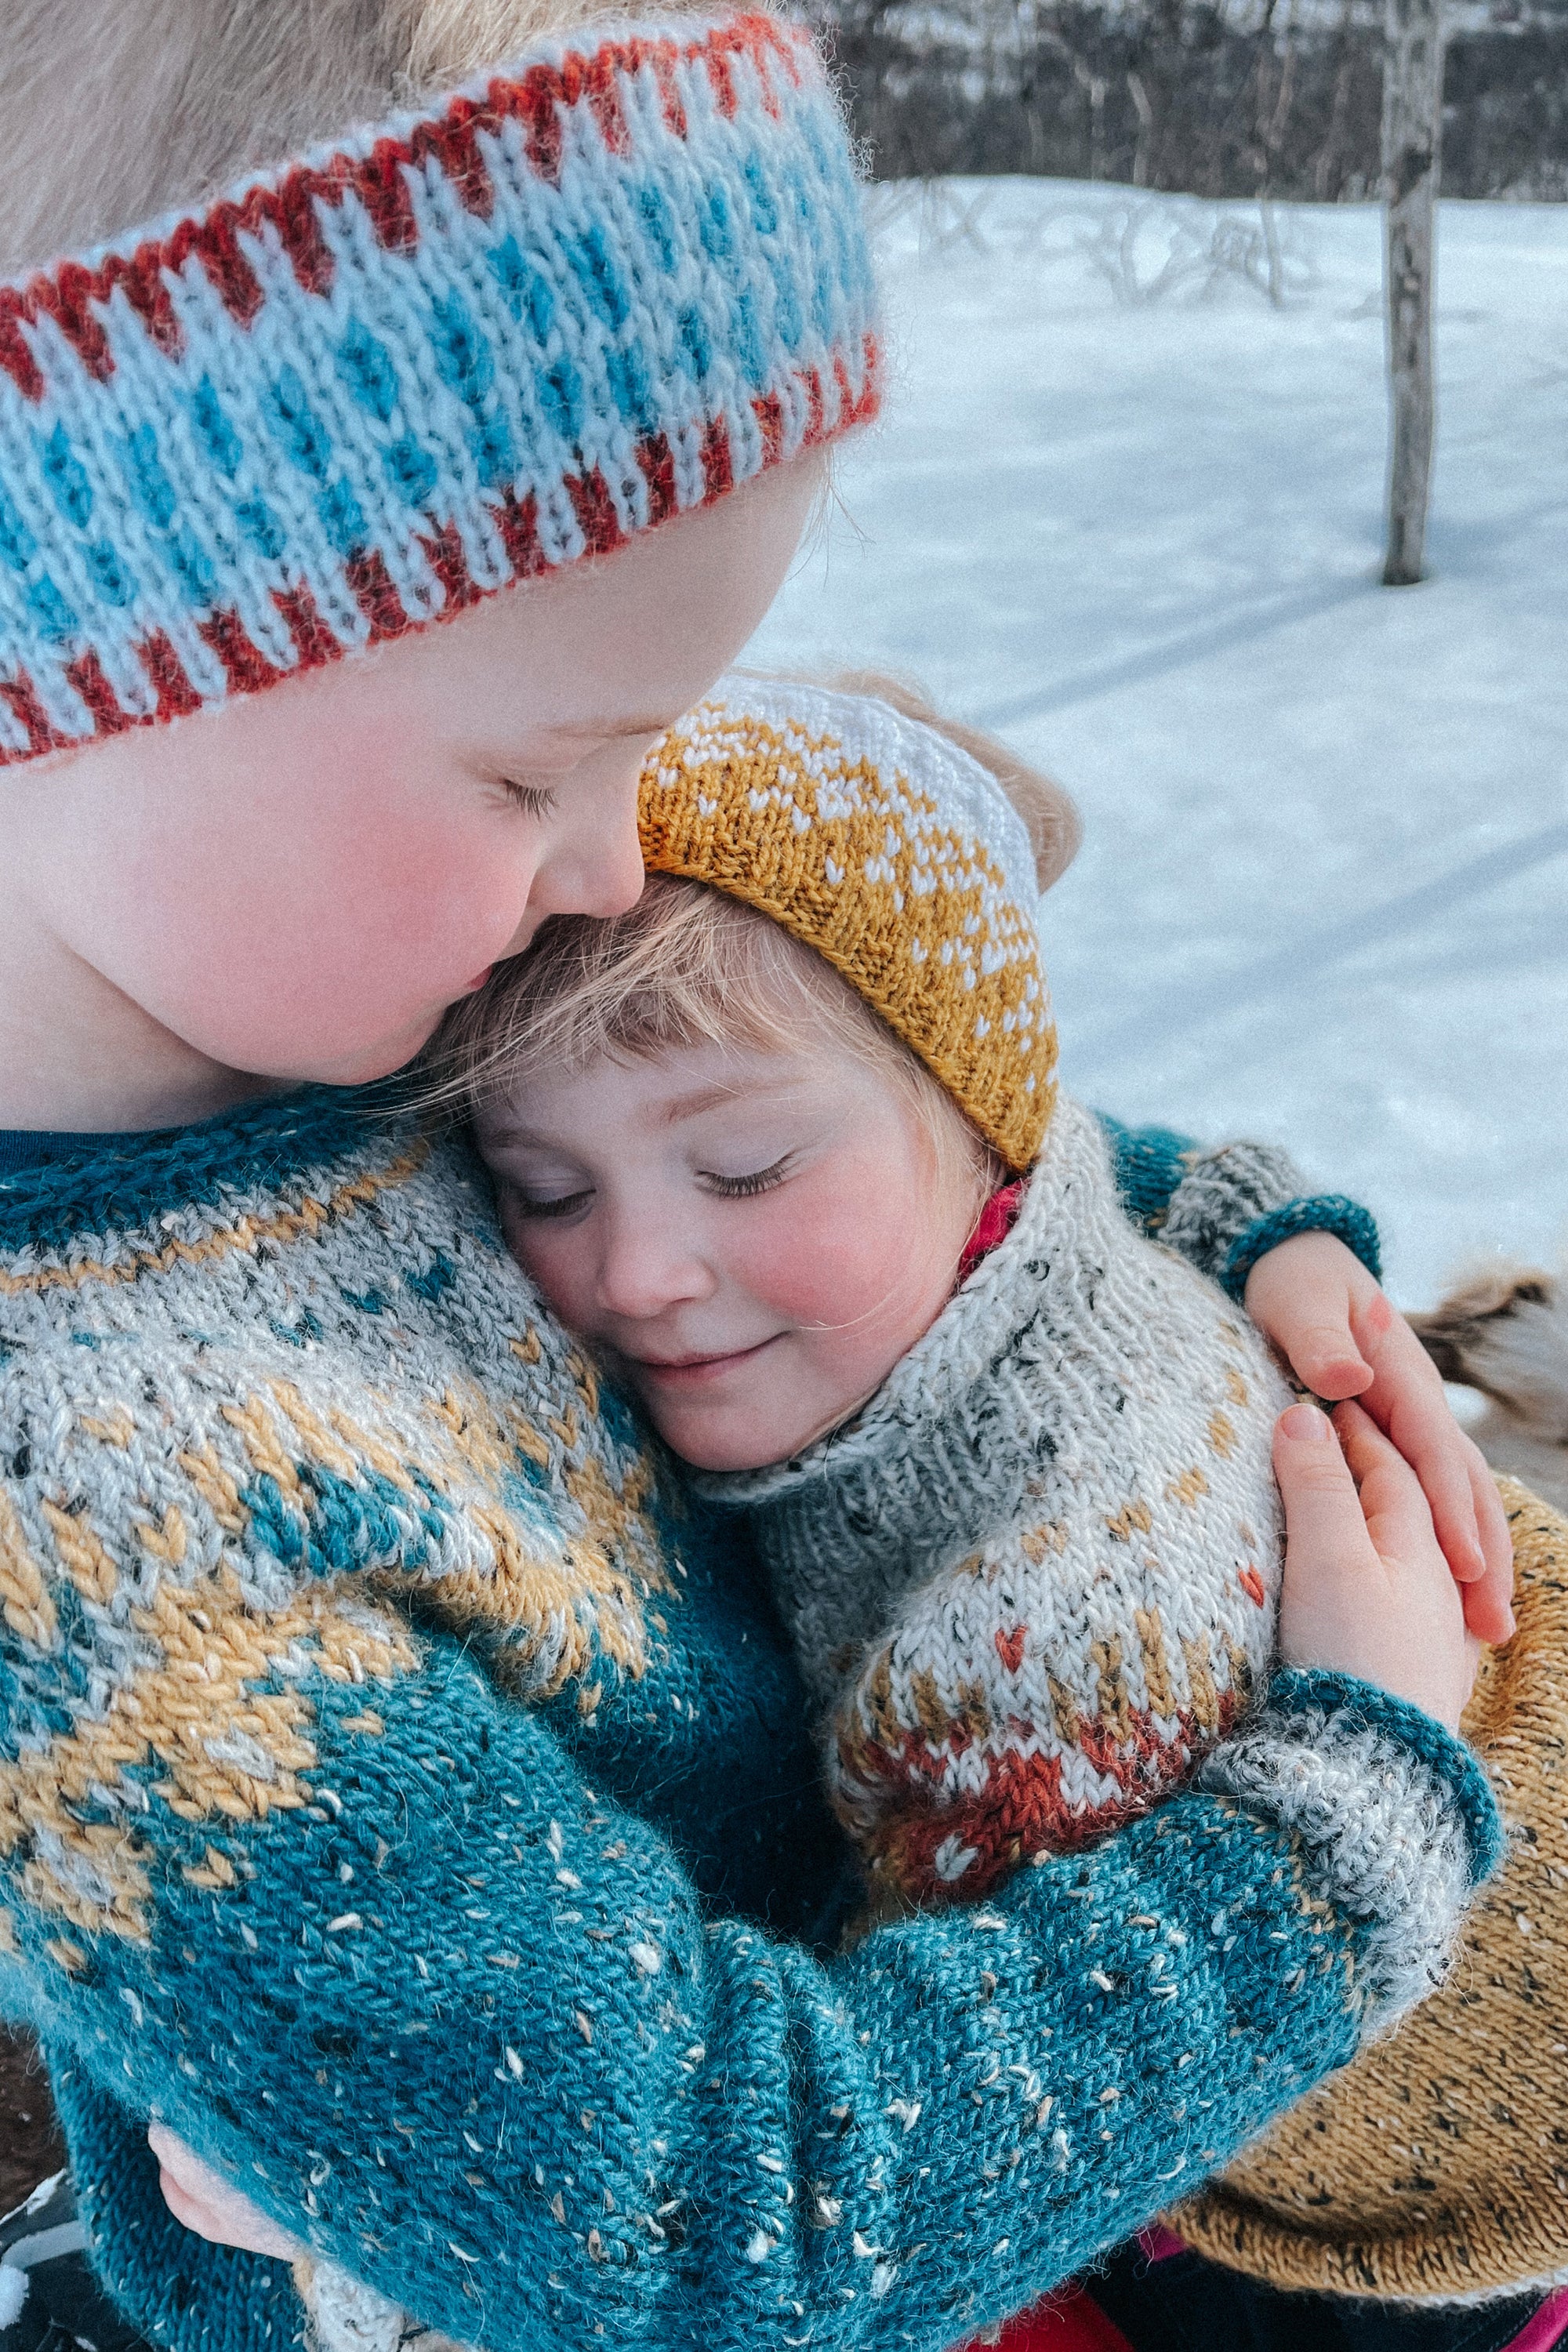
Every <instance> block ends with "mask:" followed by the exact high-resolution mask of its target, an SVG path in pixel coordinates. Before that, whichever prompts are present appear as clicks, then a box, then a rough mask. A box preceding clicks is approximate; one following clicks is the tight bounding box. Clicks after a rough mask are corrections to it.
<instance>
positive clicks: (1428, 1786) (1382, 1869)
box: [1198, 1668, 1504, 2032]
mask: <svg viewBox="0 0 1568 2352" xmlns="http://www.w3.org/2000/svg"><path fill="white" fill-rule="evenodd" d="M1198 1777H1199V1780H1200V1783H1201V1785H1202V1786H1203V1787H1204V1788H1205V1789H1209V1790H1213V1791H1215V1793H1216V1794H1220V1795H1225V1796H1229V1797H1233V1798H1235V1799H1236V1800H1237V1802H1238V1803H1240V1804H1243V1805H1245V1806H1247V1809H1248V1810H1249V1811H1253V1812H1258V1813H1263V1814H1266V1815H1268V1817H1269V1818H1270V1819H1272V1820H1274V1821H1276V1822H1279V1826H1280V1827H1281V1829H1283V1830H1285V1831H1287V1832H1289V1834H1290V1836H1291V1837H1292V1838H1294V1839H1295V1840H1296V1841H1297V1842H1298V1844H1299V1847H1300V1866H1301V1868H1302V1871H1303V1873H1304V1875H1305V1877H1306V1879H1307V1883H1308V1886H1309V1889H1310V1892H1311V1893H1312V1894H1314V1895H1320V1896H1321V1897H1323V1898H1324V1899H1326V1900H1327V1901H1328V1902H1330V1903H1331V1904H1332V1905H1333V1906H1335V1908H1336V1909H1337V1910H1339V1911H1340V1912H1342V1913H1343V1914H1346V1915H1348V1916H1349V1917H1350V1918H1351V1919H1352V1921H1354V1922H1355V1923H1356V1925H1357V1926H1358V1927H1359V1928H1360V1929H1361V1931H1362V1933H1361V1938H1360V1941H1361V1952H1360V1958H1359V1961H1358V1967H1357V1975H1358V1979H1359V1981H1360V1985H1361V1989H1362V1998H1363V2004H1364V2015H1365V2019H1366V2022H1367V2024H1368V2026H1369V2027H1370V2028H1371V2029H1372V2030H1373V2031H1375V2032H1384V2031H1386V2029H1387V2028H1388V2027H1389V2026H1390V2025H1392V2024H1393V2023H1394V2021H1395V2020H1397V2019H1398V2018H1399V2017H1401V2016H1402V2015H1403V2014H1404V2012H1405V2011H1406V2010H1407V2009H1410V2008H1413V2007H1414V2006H1415V2003H1416V2002H1417V2001H1418V2000H1423V1999H1424V1998H1425V1997H1426V1994H1427V1993H1428V1992H1430V1991H1431V1990H1433V1988H1434V1987H1435V1986H1436V1985H1437V1984H1439V1983H1441V1981H1442V1979H1443V1977H1444V1975H1445V1973H1446V1971H1447V1965H1448V1960H1449V1958H1450V1954H1451V1950H1452V1947H1453V1942H1454V1937H1455V1933H1456V1930H1457V1928H1458V1923H1459V1920H1460V1918H1461V1916H1463V1913H1464V1911H1465V1909H1466V1906H1467V1905H1468V1901H1469V1898H1470V1895H1471V1894H1472V1893H1473V1892H1474V1890H1475V1888H1476V1887H1477V1886H1479V1885H1480V1883H1481V1882H1482V1880H1483V1879H1485V1878H1487V1877H1489V1875H1490V1874H1491V1872H1492V1871H1493V1870H1495V1869H1496V1867H1497V1865H1498V1864H1499V1863H1500V1860H1501V1858H1502V1853H1503V1847H1504V1836H1503V1829H1502V1822H1501V1819H1500V1815H1499V1812H1498V1809H1497V1805H1496V1802H1495V1801H1494V1799H1493V1797H1492V1793H1491V1790H1490V1789H1489V1786H1488V1783H1487V1780H1486V1775H1485V1774H1484V1772H1483V1771H1482V1769H1481V1768H1480V1765H1479V1763H1478V1762H1477V1760H1476V1759H1475V1757H1474V1756H1473V1755H1472V1754H1471V1752H1470V1750H1469V1748H1467V1747H1466V1746H1465V1744H1464V1742H1463V1741H1462V1740H1461V1739H1458V1738H1454V1737H1453V1736H1452V1734H1450V1733H1449V1732H1447V1731H1445V1730H1444V1728H1443V1727H1442V1725H1441V1724H1439V1723H1436V1722H1435V1721H1434V1720H1433V1718H1432V1717H1430V1716H1428V1715H1425V1714H1423V1713H1422V1711H1421V1709H1420V1708H1418V1707H1415V1706H1408V1705H1407V1704H1406V1703H1405V1701H1404V1700H1402V1699H1397V1698H1394V1697H1391V1696H1389V1694H1388V1693H1387V1692H1385V1691H1382V1690H1379V1689H1377V1688H1376V1687H1375V1686H1374V1685H1372V1684H1370V1683H1363V1682H1360V1681H1358V1680H1356V1678H1355V1677H1354V1676H1352V1675H1333V1674H1323V1673H1316V1672H1300V1671H1297V1670H1294V1669H1289V1668H1287V1669H1285V1670H1283V1671H1282V1672H1281V1673H1279V1675H1276V1676H1275V1679H1274V1682H1273V1685H1272V1686H1271V1688H1270V1691H1269V1696H1268V1705H1267V1706H1265V1707H1264V1709H1263V1710H1262V1712H1261V1713H1260V1714H1259V1715H1258V1716H1256V1717H1254V1718H1253V1720H1252V1722H1251V1723H1250V1724H1249V1725H1248V1727H1247V1729H1246V1730H1245V1731H1243V1732H1242V1733H1241V1735H1240V1736H1239V1737H1238V1738H1236V1739H1234V1740H1232V1741H1230V1742H1229V1743H1228V1744H1227V1745H1226V1746H1225V1747H1222V1748H1216V1749H1215V1753H1214V1754H1213V1755H1212V1756H1210V1757H1209V1758H1208V1759H1206V1760H1205V1763H1204V1765H1203V1767H1202V1769H1201V1770H1200V1773H1199V1776H1198Z"/></svg>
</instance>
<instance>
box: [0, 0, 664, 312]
mask: <svg viewBox="0 0 1568 2352" xmlns="http://www.w3.org/2000/svg"><path fill="white" fill-rule="evenodd" d="M699 5H701V0H637V5H636V10H635V13H636V14H637V16H689V15H691V14H693V13H695V12H696V10H697V8H698V7H699ZM622 13H625V12H624V11H620V10H616V9H614V8H607V7H606V6H605V0H10V5H8V6H7V7H6V9H5V31H4V36H3V39H0V156H3V157H4V159H5V161H4V165H3V167H0V274H3V275H5V276H6V277H15V276H16V275H17V274H19V273H20V272H21V271H22V270H24V269H25V268H27V267H28V266H29V265H34V264H40V263H44V262H47V261H51V260H53V259H55V258H56V257H58V255H60V254H62V253H67V252H70V251H73V250H76V249H79V247H84V246H89V245H93V244H96V243H99V242H100V241H101V240H103V239H104V238H107V237H109V236H112V235H113V234H114V233H115V232H116V231H117V230H121V229H125V228H131V227H133V226H136V225H137V224H138V223H139V222H142V221H145V220H150V219H153V218H155V217H156V216H157V215H159V214H161V213H163V212H166V211H168V210H170V209H171V208H172V207H174V206H175V205H197V204H201V203H204V202H205V201H206V200H207V199H208V198H210V197H211V196H212V195H214V194H216V192H217V191H218V190H219V189H221V188H223V187H224V186H226V184H228V182H230V181H231V180H233V179H235V178H236V177H237V176H238V175H239V174H240V173H244V172H247V171H250V170H253V169H255V168H257V167H258V166H259V165H263V164H267V163H277V162H279V161H281V160H282V159H284V158H286V157H288V156H289V155H291V154H295V153H297V152H299V151H300V148H301V147H304V146H307V145H309V144H310V143H311V142H314V141H316V140H320V139H324V138H329V137H331V135H332V133H334V132H335V131H344V130H346V129H348V128H349V127H350V126H351V125H353V124H354V123H358V122H364V121H375V120H376V119H377V118H378V117H379V116H381V115H383V114H385V113H387V112H388V111H390V110H392V109H393V108H394V107H396V106H400V105H404V104H406V103H407V102H408V101H409V100H413V99H416V98H418V97H422V96H424V95H425V94H426V93H428V92H433V91H436V90H438V89H443V88H446V87H447V86H449V85H450V84H451V83H453V82H457V81H460V80H462V79H465V77H467V76H468V75H469V74H473V73H477V72H480V71H482V70H483V69H484V68H486V67H488V66H499V65H502V64H504V63H505V62H506V61H507V60H508V59H509V58H512V57H515V56H516V55H517V53H518V52H519V51H520V50H521V49H522V48H524V47H527V46H528V44H529V43H530V42H531V41H532V40H534V39H537V38H538V37H540V36H541V35H542V34H546V33H551V32H570V31H571V30H573V29H574V27H575V26H579V25H584V24H591V23H594V22H595V21H597V20H599V19H603V18H610V17H613V16H616V15H617V14H622Z"/></svg>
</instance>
